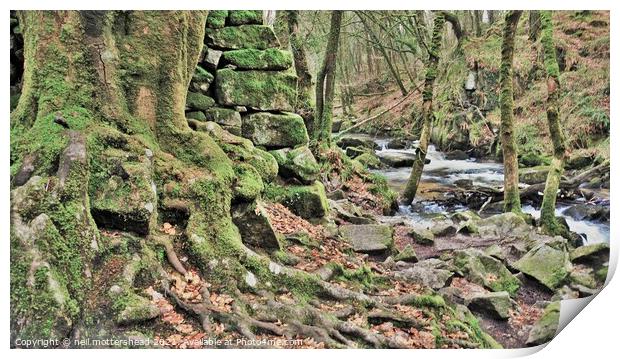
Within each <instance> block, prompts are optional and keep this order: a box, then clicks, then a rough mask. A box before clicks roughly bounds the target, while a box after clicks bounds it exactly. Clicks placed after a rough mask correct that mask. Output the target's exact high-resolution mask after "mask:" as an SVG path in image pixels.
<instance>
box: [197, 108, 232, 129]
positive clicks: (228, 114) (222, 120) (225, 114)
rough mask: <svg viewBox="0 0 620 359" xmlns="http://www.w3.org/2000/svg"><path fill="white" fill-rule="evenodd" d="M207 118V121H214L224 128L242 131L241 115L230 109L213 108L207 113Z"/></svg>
mask: <svg viewBox="0 0 620 359" xmlns="http://www.w3.org/2000/svg"><path fill="white" fill-rule="evenodd" d="M205 118H206V120H207V121H214V122H216V123H217V124H219V125H222V126H228V127H237V128H239V129H241V115H240V114H239V112H237V111H235V110H233V109H230V108H224V107H211V108H210V109H208V110H206V111H205Z"/></svg>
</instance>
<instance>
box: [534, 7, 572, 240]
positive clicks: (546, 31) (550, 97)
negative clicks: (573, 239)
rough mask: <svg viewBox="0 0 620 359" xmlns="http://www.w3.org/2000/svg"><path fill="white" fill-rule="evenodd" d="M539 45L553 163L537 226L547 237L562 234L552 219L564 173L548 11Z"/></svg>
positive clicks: (542, 15)
mask: <svg viewBox="0 0 620 359" xmlns="http://www.w3.org/2000/svg"><path fill="white" fill-rule="evenodd" d="M540 23H541V34H542V35H541V42H542V45H543V51H544V63H545V69H546V71H547V123H548V126H549V134H550V135H551V141H552V142H553V160H552V161H551V166H550V167H549V174H548V175H547V181H546V183H545V192H544V195H543V202H542V207H541V210H540V223H541V226H542V228H543V231H545V232H547V233H549V234H562V232H563V227H561V226H560V225H559V223H558V221H557V220H556V217H555V203H556V198H557V193H558V189H559V187H560V180H561V178H562V173H563V172H564V160H565V158H566V139H565V137H564V130H563V129H562V125H561V124H560V113H559V108H560V102H559V99H560V68H559V66H558V61H557V58H556V52H555V43H554V41H553V23H552V19H551V11H540Z"/></svg>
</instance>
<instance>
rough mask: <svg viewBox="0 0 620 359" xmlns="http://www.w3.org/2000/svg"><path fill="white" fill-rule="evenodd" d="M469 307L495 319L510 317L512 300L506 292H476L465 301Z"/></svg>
mask: <svg viewBox="0 0 620 359" xmlns="http://www.w3.org/2000/svg"><path fill="white" fill-rule="evenodd" d="M466 304H467V306H468V307H469V309H471V310H474V311H478V312H482V313H484V314H486V315H489V316H491V317H495V318H497V319H508V318H510V308H511V307H512V302H511V300H510V295H509V294H508V292H493V293H476V294H474V295H472V296H471V297H469V298H468V299H467V301H466Z"/></svg>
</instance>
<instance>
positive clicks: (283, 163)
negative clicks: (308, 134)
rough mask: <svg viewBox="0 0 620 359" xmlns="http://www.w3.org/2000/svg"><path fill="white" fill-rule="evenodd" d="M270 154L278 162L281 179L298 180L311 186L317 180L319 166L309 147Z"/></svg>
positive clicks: (287, 149)
mask: <svg viewBox="0 0 620 359" xmlns="http://www.w3.org/2000/svg"><path fill="white" fill-rule="evenodd" d="M270 153H271V154H272V155H273V157H274V158H275V159H276V161H277V162H278V174H279V175H280V176H281V177H284V178H296V179H298V180H300V181H301V182H303V183H305V184H311V183H312V182H314V181H315V180H316V179H317V177H318V174H319V164H318V163H317V161H316V159H315V158H314V155H313V154H312V152H311V151H310V149H309V148H308V146H301V147H297V148H295V149H291V148H282V149H279V150H275V151H271V152H270Z"/></svg>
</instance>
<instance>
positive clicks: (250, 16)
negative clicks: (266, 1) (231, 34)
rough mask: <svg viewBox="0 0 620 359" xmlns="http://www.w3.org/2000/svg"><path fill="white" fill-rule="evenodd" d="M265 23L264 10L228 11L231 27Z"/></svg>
mask: <svg viewBox="0 0 620 359" xmlns="http://www.w3.org/2000/svg"><path fill="white" fill-rule="evenodd" d="M262 23H263V10H230V11H228V24H229V25H234V26H237V25H247V24H258V25H261V24H262Z"/></svg>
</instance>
